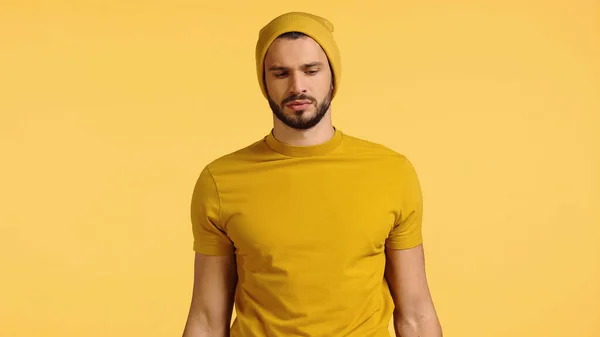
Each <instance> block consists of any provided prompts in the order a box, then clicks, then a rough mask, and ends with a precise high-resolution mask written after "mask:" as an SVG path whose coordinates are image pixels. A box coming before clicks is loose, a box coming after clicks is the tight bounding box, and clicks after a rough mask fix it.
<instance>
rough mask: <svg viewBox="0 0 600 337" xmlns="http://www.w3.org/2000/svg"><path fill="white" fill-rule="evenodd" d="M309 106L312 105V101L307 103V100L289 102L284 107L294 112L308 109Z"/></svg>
mask: <svg viewBox="0 0 600 337" xmlns="http://www.w3.org/2000/svg"><path fill="white" fill-rule="evenodd" d="M311 105H312V101H309V100H297V101H291V102H290V103H288V104H286V106H287V107H288V108H290V109H292V110H294V111H298V110H305V109H308V107H310V106H311Z"/></svg>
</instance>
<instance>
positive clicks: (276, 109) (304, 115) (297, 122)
mask: <svg viewBox="0 0 600 337" xmlns="http://www.w3.org/2000/svg"><path fill="white" fill-rule="evenodd" d="M332 93H333V88H330V89H329V92H328V93H327V96H326V97H325V99H323V102H321V103H319V102H317V100H316V99H315V98H314V97H310V96H307V95H303V94H300V95H292V96H290V97H288V98H286V99H284V100H283V101H282V102H281V104H277V103H276V102H275V101H274V100H273V99H271V97H269V99H268V101H269V107H271V110H272V111H273V114H274V115H275V117H277V119H279V120H280V121H281V122H282V123H283V124H285V125H287V126H288V127H290V128H292V129H296V130H307V129H310V128H312V127H314V126H315V125H317V124H319V122H320V121H321V120H322V119H323V117H324V116H325V114H326V113H327V110H329V106H330V105H331V96H332ZM294 100H310V101H311V102H312V104H311V107H312V106H314V107H315V112H314V114H313V115H312V116H309V112H307V111H306V110H299V111H294V112H293V113H290V114H285V113H284V112H283V109H284V108H285V105H286V104H287V103H289V102H291V101H294Z"/></svg>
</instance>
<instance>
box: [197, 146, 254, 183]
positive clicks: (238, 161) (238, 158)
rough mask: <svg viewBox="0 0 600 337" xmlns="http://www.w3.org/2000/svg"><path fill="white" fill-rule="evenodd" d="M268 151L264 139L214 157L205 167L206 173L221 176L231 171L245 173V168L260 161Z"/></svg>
mask: <svg viewBox="0 0 600 337" xmlns="http://www.w3.org/2000/svg"><path fill="white" fill-rule="evenodd" d="M265 151H266V148H265V144H264V137H263V138H261V139H259V140H256V141H254V142H252V143H250V144H248V145H246V146H243V147H240V148H238V149H235V150H233V151H231V152H228V153H225V154H222V155H220V156H218V157H214V158H212V159H210V160H209V161H208V163H207V164H206V165H205V166H204V168H203V170H204V171H209V172H210V173H211V175H213V176H215V175H219V174H221V173H224V172H229V171H236V172H237V171H243V170H244V166H246V165H250V164H252V163H254V162H256V161H257V160H260V158H261V157H262V156H261V155H264V154H265Z"/></svg>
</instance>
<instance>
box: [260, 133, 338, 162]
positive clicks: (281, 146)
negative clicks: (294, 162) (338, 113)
mask: <svg viewBox="0 0 600 337" xmlns="http://www.w3.org/2000/svg"><path fill="white" fill-rule="evenodd" d="M333 129H334V133H333V136H332V137H331V138H329V139H328V140H327V141H325V142H323V143H320V144H316V145H308V146H297V145H290V144H287V143H283V142H281V141H279V140H277V139H276V138H275V136H274V135H273V129H271V132H269V134H268V135H267V136H266V137H265V142H266V143H267V145H268V146H269V147H270V148H271V149H272V150H273V151H275V152H278V153H280V154H283V155H286V156H290V157H312V156H322V155H325V154H328V153H330V152H331V151H333V150H335V149H336V148H337V147H338V146H339V145H340V143H341V142H342V136H343V133H342V132H341V131H340V130H338V129H337V128H336V127H334V128H333Z"/></svg>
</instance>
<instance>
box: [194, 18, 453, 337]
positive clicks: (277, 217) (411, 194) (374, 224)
mask: <svg viewBox="0 0 600 337" xmlns="http://www.w3.org/2000/svg"><path fill="white" fill-rule="evenodd" d="M332 32H333V25H332V24H331V23H330V22H329V21H327V20H326V19H324V18H322V17H319V16H315V15H312V14H309V13H300V12H292V13H286V14H284V15H281V16H279V17H277V18H275V19H274V20H272V21H271V22H270V23H269V24H267V25H266V26H265V27H264V28H263V29H262V30H261V31H260V34H259V38H258V42H257V45H256V68H257V77H258V83H259V85H260V89H261V90H262V93H263V95H264V97H265V98H266V99H267V101H268V103H269V106H270V107H271V110H272V112H273V122H274V125H273V128H272V130H271V132H269V133H268V134H267V135H266V136H265V137H264V138H263V139H260V140H258V141H257V142H255V143H253V144H251V145H249V146H247V147H245V148H242V149H240V150H238V151H235V152H233V153H230V154H227V155H224V156H222V157H220V158H218V159H216V160H214V161H212V162H211V163H209V164H208V165H207V166H206V167H204V169H203V170H202V171H201V173H200V174H199V178H198V180H197V183H196V186H195V189H194V192H193V196H192V201H191V203H192V205H191V221H192V228H193V237H194V245H193V247H194V251H195V254H196V255H195V266H194V270H195V276H194V287H193V295H192V302H191V306H190V311H189V315H188V318H187V323H186V325H185V329H184V333H183V336H184V337H225V336H232V337H267V336H273V337H275V336H277V337H279V336H281V337H293V336H307V337H338V336H339V337H342V336H346V337H384V336H386V337H389V330H388V325H389V322H390V320H391V319H393V322H394V326H395V328H396V334H397V336H402V337H417V336H419V337H441V336H442V332H441V328H440V324H439V320H438V318H437V314H436V311H435V309H434V305H433V301H432V299H431V295H430V292H429V289H428V285H427V280H426V276H425V265H424V257H423V256H424V253H423V246H422V240H423V238H422V234H421V222H422V215H423V204H422V195H421V189H420V184H419V181H418V178H417V175H416V172H415V170H414V169H413V166H412V165H411V163H410V162H409V160H408V159H407V158H406V157H404V156H403V155H401V154H399V153H396V152H394V151H392V150H390V149H388V148H386V147H385V146H382V145H379V144H375V143H372V142H369V141H366V140H362V139H358V138H355V137H352V136H350V135H347V134H345V133H343V132H342V131H341V130H339V129H337V128H336V127H334V126H333V124H332V121H331V109H330V103H331V101H332V99H333V98H334V97H335V95H336V93H337V91H338V90H339V88H340V81H341V63H340V52H339V50H338V48H337V46H336V43H335V41H334V38H333V35H332ZM234 304H235V309H236V318H235V320H234V322H233V324H231V325H230V323H231V322H230V320H231V318H232V310H233V307H234Z"/></svg>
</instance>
